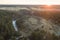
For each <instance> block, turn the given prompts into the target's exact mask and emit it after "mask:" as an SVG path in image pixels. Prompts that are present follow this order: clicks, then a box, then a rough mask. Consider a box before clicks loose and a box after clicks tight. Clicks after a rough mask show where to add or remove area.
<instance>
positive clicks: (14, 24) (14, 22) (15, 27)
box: [12, 20, 18, 31]
mask: <svg viewBox="0 0 60 40" xmlns="http://www.w3.org/2000/svg"><path fill="white" fill-rule="evenodd" d="M12 24H13V27H14V29H15V31H18V28H17V26H16V20H13V21H12Z"/></svg>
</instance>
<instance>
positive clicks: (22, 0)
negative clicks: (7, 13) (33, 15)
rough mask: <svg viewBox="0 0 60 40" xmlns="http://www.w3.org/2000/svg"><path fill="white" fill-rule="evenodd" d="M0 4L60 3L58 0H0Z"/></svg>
mask: <svg viewBox="0 0 60 40" xmlns="http://www.w3.org/2000/svg"><path fill="white" fill-rule="evenodd" d="M0 4H7V5H9V4H15V5H17V4H19V5H40V4H43V5H44V4H46V5H55V4H57V5H60V0H0Z"/></svg>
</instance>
